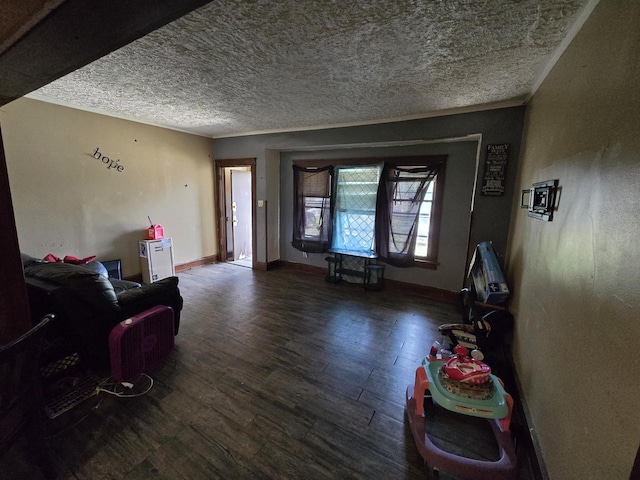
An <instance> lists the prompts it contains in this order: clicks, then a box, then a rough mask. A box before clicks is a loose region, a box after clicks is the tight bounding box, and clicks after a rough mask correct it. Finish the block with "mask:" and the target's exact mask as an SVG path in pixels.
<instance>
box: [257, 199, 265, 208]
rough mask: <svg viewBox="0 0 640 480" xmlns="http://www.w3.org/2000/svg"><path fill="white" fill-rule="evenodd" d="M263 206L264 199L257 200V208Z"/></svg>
mask: <svg viewBox="0 0 640 480" xmlns="http://www.w3.org/2000/svg"><path fill="white" fill-rule="evenodd" d="M262 207H264V200H258V208H262Z"/></svg>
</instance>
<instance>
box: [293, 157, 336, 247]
mask: <svg viewBox="0 0 640 480" xmlns="http://www.w3.org/2000/svg"><path fill="white" fill-rule="evenodd" d="M332 177H333V167H332V166H328V167H322V168H305V167H299V166H297V165H294V166H293V196H294V198H293V201H294V204H293V241H292V245H293V247H294V248H297V249H298V250H301V251H303V252H309V253H322V252H326V251H328V250H329V249H330V248H331V232H332V224H333V221H332V219H331V207H332V199H331V181H332Z"/></svg>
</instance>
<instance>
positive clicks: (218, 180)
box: [214, 158, 257, 269]
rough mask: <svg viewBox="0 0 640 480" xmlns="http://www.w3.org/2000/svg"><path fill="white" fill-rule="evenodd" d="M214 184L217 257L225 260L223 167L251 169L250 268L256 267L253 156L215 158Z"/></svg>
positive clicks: (225, 231) (225, 224) (222, 260)
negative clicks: (216, 216)
mask: <svg viewBox="0 0 640 480" xmlns="http://www.w3.org/2000/svg"><path fill="white" fill-rule="evenodd" d="M214 165H215V168H214V170H215V184H216V188H217V190H218V192H217V193H218V194H217V199H218V209H217V214H218V257H219V258H220V261H221V262H226V261H227V249H228V245H227V222H226V210H227V208H226V207H227V197H226V188H225V182H224V169H225V168H229V167H250V169H251V250H252V253H251V268H253V269H255V268H256V257H257V251H256V250H257V236H256V229H257V220H256V206H255V203H256V202H255V198H256V159H255V158H222V159H215V160H214Z"/></svg>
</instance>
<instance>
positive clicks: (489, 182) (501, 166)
mask: <svg viewBox="0 0 640 480" xmlns="http://www.w3.org/2000/svg"><path fill="white" fill-rule="evenodd" d="M509 149H510V145H509V144H508V143H497V144H489V145H487V158H486V160H485V163H484V177H483V179H482V192H481V193H482V195H488V196H496V197H497V196H501V195H504V181H505V174H506V171H507V161H508V160H509Z"/></svg>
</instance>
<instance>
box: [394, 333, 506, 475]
mask: <svg viewBox="0 0 640 480" xmlns="http://www.w3.org/2000/svg"><path fill="white" fill-rule="evenodd" d="M455 352H456V353H455V355H452V356H447V355H442V354H438V353H437V352H431V353H430V355H429V356H428V357H427V358H425V360H424V361H423V362H422V365H421V366H420V367H418V368H417V370H416V377H415V383H414V384H413V385H409V386H408V387H407V417H408V419H409V425H410V427H411V433H412V434H413V439H414V441H415V443H416V446H417V448H418V451H419V453H420V455H421V456H422V458H423V459H424V460H425V462H426V463H427V464H428V465H429V466H430V467H431V468H432V469H433V472H434V474H435V475H436V476H437V472H438V471H439V470H442V471H446V472H449V473H451V474H453V475H456V476H460V477H463V478H469V479H474V480H513V479H515V475H516V452H515V447H514V445H513V441H512V438H511V433H510V431H509V426H510V423H511V412H512V410H513V399H512V398H511V395H509V394H508V393H507V392H505V390H504V387H503V384H502V381H501V380H500V379H499V378H498V377H496V376H495V375H493V374H492V373H491V369H490V367H489V366H488V365H486V364H485V363H483V362H481V361H480V360H476V359H475V358H472V357H471V356H469V355H468V350H467V348H466V347H464V346H463V345H457V346H456V347H455ZM427 391H429V392H430V394H431V398H432V399H433V401H434V402H436V403H437V404H438V405H440V406H441V407H443V408H446V409H447V410H450V411H452V412H457V413H460V414H463V415H471V416H474V417H481V418H486V419H488V421H489V422H490V424H491V428H492V431H493V434H494V436H495V438H496V441H497V444H498V447H499V450H500V459H499V460H497V461H495V462H491V461H484V460H474V459H471V458H467V457H462V456H458V455H454V454H452V453H449V452H446V451H444V450H441V449H439V448H438V447H437V446H435V445H434V444H433V442H432V441H431V440H430V439H429V436H428V435H427V432H426V428H425V417H424V398H425V393H426V392H427Z"/></svg>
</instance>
